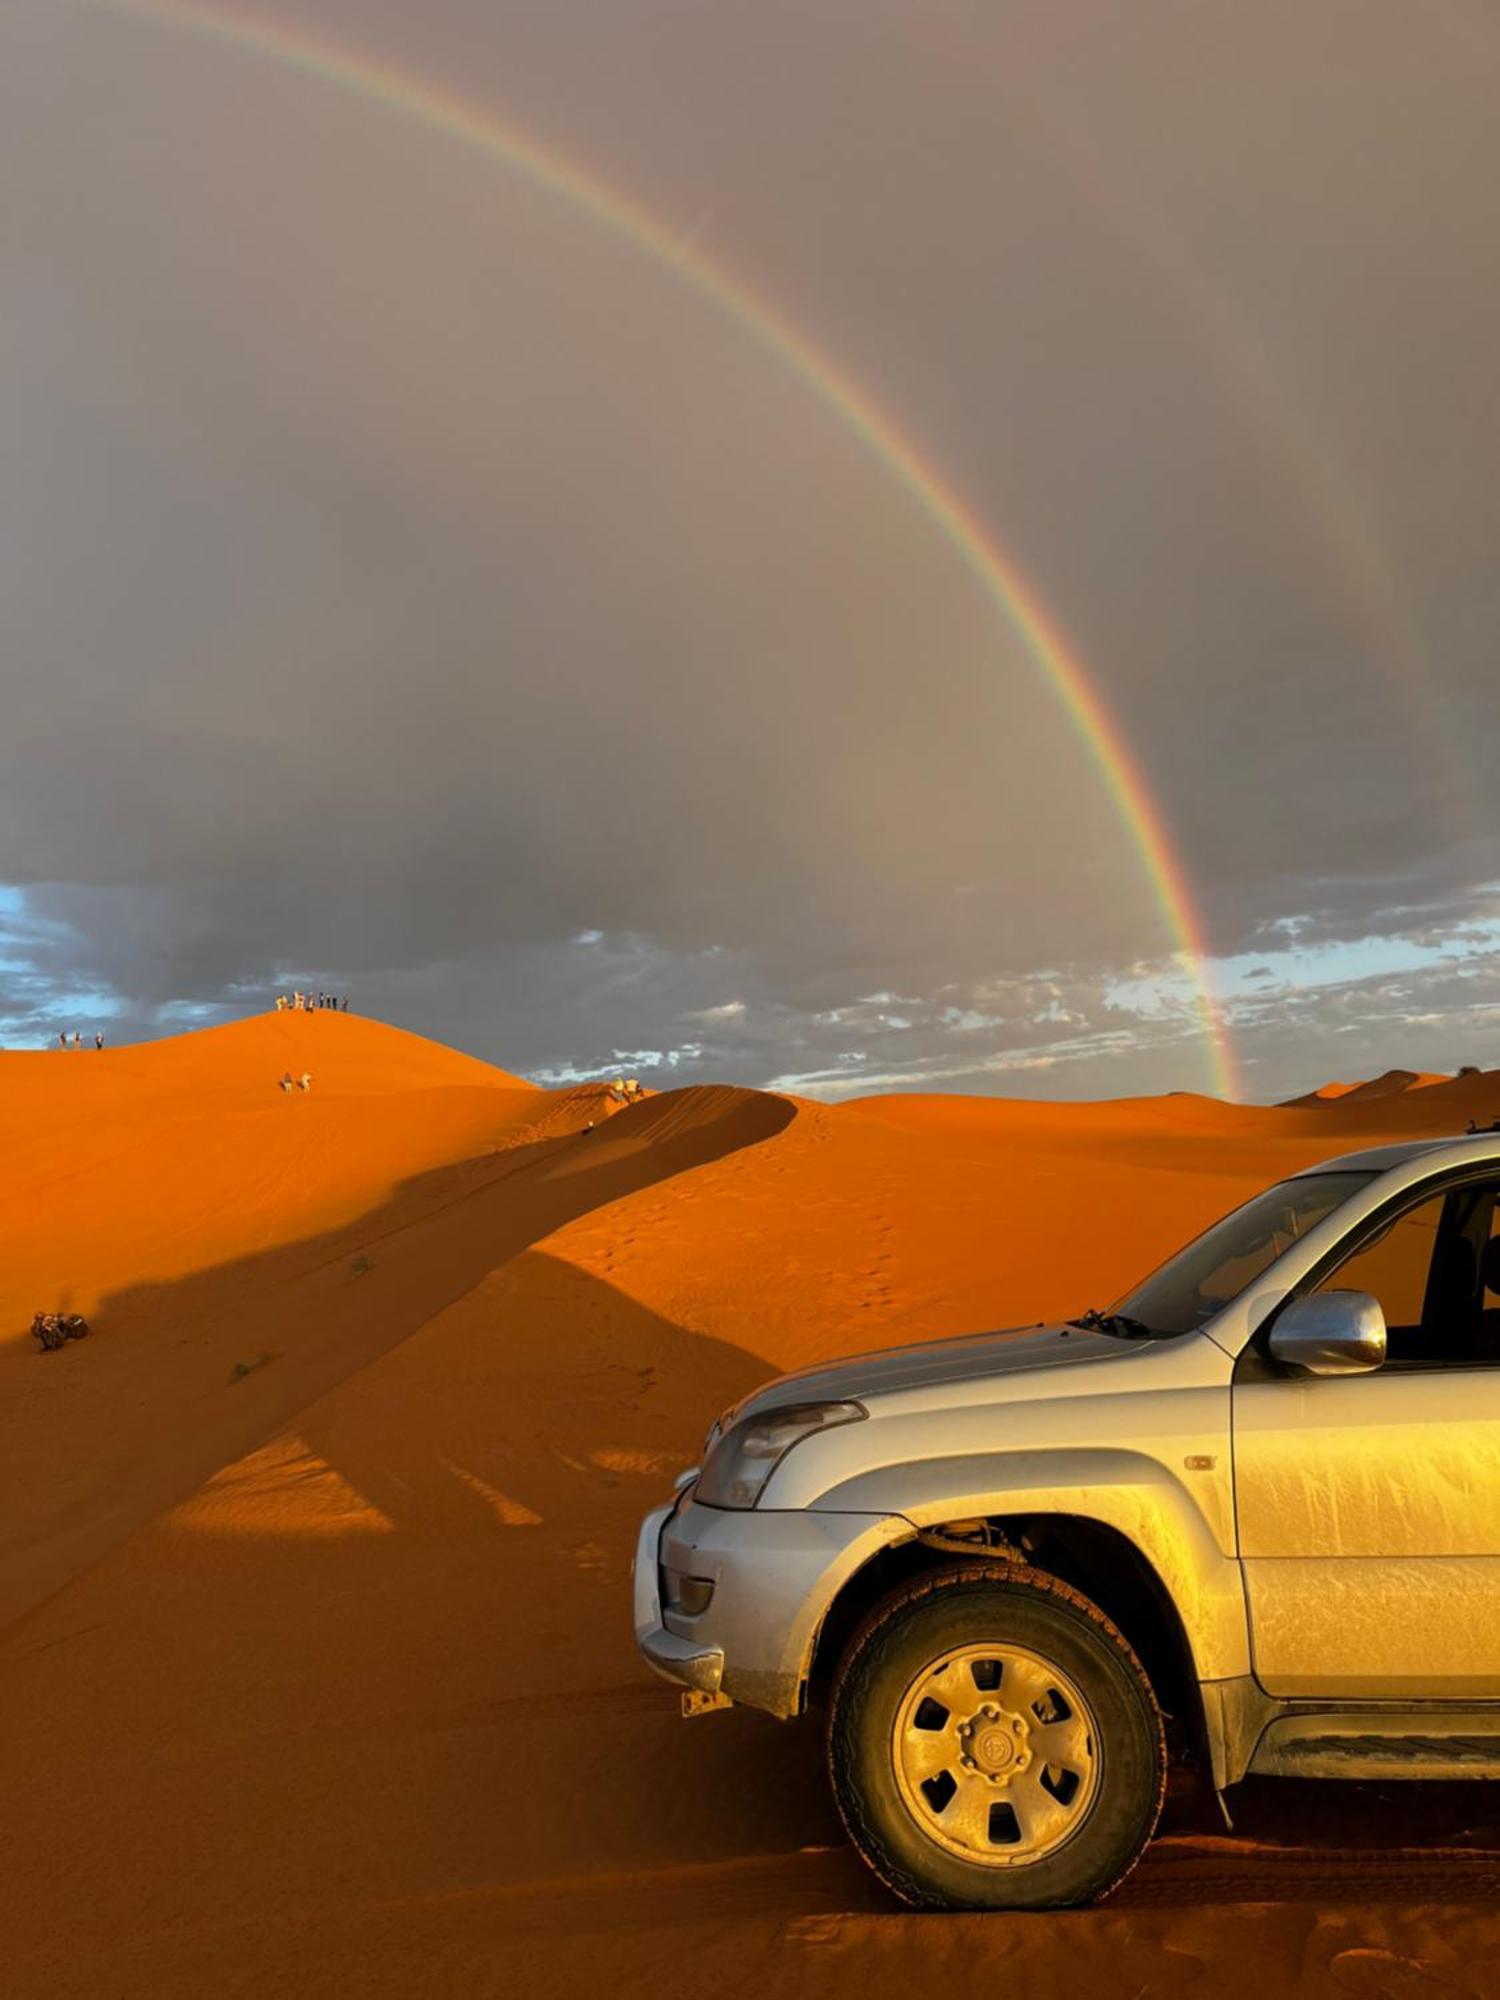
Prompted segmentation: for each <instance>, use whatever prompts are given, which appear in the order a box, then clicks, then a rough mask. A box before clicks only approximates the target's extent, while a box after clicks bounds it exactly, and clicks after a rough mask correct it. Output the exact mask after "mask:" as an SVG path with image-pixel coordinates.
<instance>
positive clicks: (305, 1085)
mask: <svg viewBox="0 0 1500 2000" xmlns="http://www.w3.org/2000/svg"><path fill="white" fill-rule="evenodd" d="M297 1088H298V1089H299V1090H311V1089H312V1076H311V1073H310V1072H309V1071H307V1070H303V1072H302V1074H301V1076H299V1077H298V1079H297Z"/></svg>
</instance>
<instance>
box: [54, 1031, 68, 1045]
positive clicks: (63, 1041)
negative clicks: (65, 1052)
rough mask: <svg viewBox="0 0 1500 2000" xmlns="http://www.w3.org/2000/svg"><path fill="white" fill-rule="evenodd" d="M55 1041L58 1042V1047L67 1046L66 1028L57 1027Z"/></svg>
mask: <svg viewBox="0 0 1500 2000" xmlns="http://www.w3.org/2000/svg"><path fill="white" fill-rule="evenodd" d="M57 1042H58V1046H59V1048H64V1049H65V1048H66V1047H67V1046H68V1031H67V1029H66V1028H59V1029H58V1031H57Z"/></svg>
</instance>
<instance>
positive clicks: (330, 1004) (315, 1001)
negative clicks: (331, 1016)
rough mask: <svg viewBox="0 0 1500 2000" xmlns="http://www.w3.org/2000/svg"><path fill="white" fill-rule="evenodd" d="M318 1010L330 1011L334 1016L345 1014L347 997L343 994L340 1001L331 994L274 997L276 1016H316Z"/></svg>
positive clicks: (283, 994)
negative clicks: (289, 1014) (290, 1014)
mask: <svg viewBox="0 0 1500 2000" xmlns="http://www.w3.org/2000/svg"><path fill="white" fill-rule="evenodd" d="M320 1010H322V1011H323V1012H325V1013H326V1012H329V1011H331V1012H333V1013H335V1014H347V1013H348V1011H349V997H348V995H347V994H345V996H344V997H343V999H340V998H339V997H338V996H337V994H333V993H278V994H277V995H276V1011H277V1013H278V1014H286V1013H292V1014H316V1013H318V1012H319V1011H320Z"/></svg>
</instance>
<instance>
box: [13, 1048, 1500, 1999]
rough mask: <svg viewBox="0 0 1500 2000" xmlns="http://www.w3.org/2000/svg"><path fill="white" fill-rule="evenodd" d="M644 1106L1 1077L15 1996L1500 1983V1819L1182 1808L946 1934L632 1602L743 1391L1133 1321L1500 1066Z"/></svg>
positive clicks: (450, 1078)
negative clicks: (1256, 1098) (693, 1679)
mask: <svg viewBox="0 0 1500 2000" xmlns="http://www.w3.org/2000/svg"><path fill="white" fill-rule="evenodd" d="M288 1069H289V1070H291V1072H292V1073H293V1074H294V1075H295V1074H299V1073H300V1072H302V1071H303V1070H307V1071H310V1072H311V1074H312V1077H313V1087H312V1089H311V1091H310V1092H308V1093H306V1094H303V1093H293V1094H291V1095H283V1094H282V1093H281V1092H279V1091H278V1090H277V1088H276V1079H277V1078H278V1077H279V1076H280V1075H281V1074H282V1072H283V1071H284V1070H288ZM607 1110H608V1107H607V1105H606V1103H605V1097H604V1092H603V1090H602V1089H591V1088H581V1089H577V1090H572V1091H567V1092H558V1093H549V1092H545V1091H542V1090H539V1089H536V1088H534V1087H532V1086H530V1085H527V1084H525V1083H523V1082H522V1081H520V1080H519V1079H517V1078H516V1077H513V1076H508V1075H506V1074H504V1073H503V1072H501V1071H498V1070H494V1069H491V1068H489V1067H488V1066H487V1065H485V1064H483V1063H479V1062H476V1061H473V1060H471V1059H470V1058H468V1057H464V1056H460V1055H456V1054H454V1053H452V1052H451V1051H448V1050H445V1049H441V1048H438V1047H436V1046H434V1045H432V1044H430V1043H426V1042H424V1041H422V1040H420V1039H418V1038H416V1037H413V1036H410V1035H405V1034H402V1033H399V1032H398V1031H396V1030H394V1029H391V1028H387V1027H383V1026H380V1025H378V1024H375V1023H371V1022H367V1021H362V1020H359V1019H356V1018H354V1017H347V1016H335V1015H330V1014H313V1015H290V1014H287V1015H276V1014H272V1015H268V1016H263V1017H259V1018H256V1019H253V1020H248V1021H245V1022H241V1023H238V1024H235V1025H233V1026H230V1027H226V1028H221V1029H217V1030H213V1031H211V1032H206V1033H199V1034H189V1035H184V1036H182V1037H180V1038H178V1039H175V1040H172V1041H168V1042H161V1043H155V1044H151V1045H148V1046H144V1047H138V1048H122V1049H118V1050H106V1051H105V1052H104V1053H103V1054H98V1053H95V1052H94V1051H92V1050H88V1051H78V1052H73V1051H62V1050H57V1051H47V1052H45V1053H35V1054H32V1053H24V1054H23V1053H7V1054H4V1055H0V1146H3V1152H0V1159H3V1163H4V1164H3V1168H0V1172H3V1183H0V1196H3V1204H0V1250H3V1254H0V1427H3V1430H0V1731H3V1739H0V1991H3V1992H4V1993H5V1994H6V1995H7V1996H8V2000H21V1997H22V1996H27V2000H29V1997H30V1996H40V1995H48V1996H52V1995H65V1994H66V1995H72V1994H78V1995H83V1994H87V1995H90V1996H115V1995H119V1996H135V1995H152V1996H194V2000H199V1997H200V1996H205V1995H220V1994H232V1995H240V1994H244V1995H251V1994H254V1995H264V1994H273V1993H274V1994H277V1995H303V1994H307V1995H324V1994H337V1995H343V1994H349V1995H418V1994H420V1995H429V1994H433V1995H437V1994H444V1995H446V1994H453V1995H471V1994H484V1995H488V1994H495V1995H500V1994H506V1995H530V1994H542V1995H550V1994H591V1995H593V1994H597V1995H601V1996H604V1995H608V1996H616V1995H626V1994H637V1993H640V1994H645V1993H653V1994H660V1993H665V1992H672V1991H679V1990H680V1991H692V1992H698V1993H711V1994H723V1995H739V1994H745V1995H752V1994H753V1995H755V1996H757V2000H764V1996H767V1995H777V1994H782V1993H787V1994H790V1993H794V1992H795V1993H800V1994H807V1995H811V1996H820V1995H834V1994H846V1993H853V1992H856V1991H858V1992H859V1993H860V1994H861V1995H864V1996H870V2000H879V1996H882V1995H887V1994H890V1995H896V1994H901V1995H905V1994H907V1993H909V1992H911V1991H913V1990H918V1989H920V1990H922V1991H926V1992H938V1993H970V1992H974V1993H978V1992H1001V1991H1003V1992H1005V1993H1006V1994H1007V1995H1013V1996H1017V2000H1026V1996H1041V1995H1055V1994H1060V1993H1089V1994H1097V1995H1111V1996H1112V1995H1117V1994H1118V1995H1120V1996H1122V2000H1123V1996H1132V2000H1133V1996H1140V1995H1147V1994H1149V1995H1179V1994H1183V1995H1186V1994H1205V1995H1206V1994H1210V1993H1211V1994H1215V1995H1235V1994H1251V1993H1253V1994H1255V1995H1256V1996H1257V2000H1266V1996H1268V1995H1272V1994H1279V1993H1283V1992H1289V1991H1292V1990H1294V1989H1297V1990H1302V1991H1307V1992H1314V1993H1324V1992H1326V1993H1340V1994H1366V1995H1392V1996H1395V1995H1400V1996H1406V1995H1411V1996H1416V1995H1419V1994H1421V1995H1428V1994H1435V1993H1438V1992H1451V1993H1462V1994H1474V1995H1479V1994H1484V1993H1493V1992H1495V1991H1496V1990H1500V1799H1496V1800H1494V1802H1492V1798H1493V1794H1492V1793H1491V1791H1490V1790H1489V1788H1486V1787H1482V1786H1432V1787H1410V1786H1390V1787H1377V1786H1363V1785H1361V1786H1339V1787H1331V1786H1330V1787H1304V1786H1300V1785H1289V1784H1283V1785H1280V1786H1273V1785H1268V1784H1260V1785H1256V1784H1247V1785H1245V1786H1242V1787H1240V1788H1239V1789H1238V1791H1237V1792H1236V1793H1235V1795H1234V1799H1233V1804H1234V1808H1235V1814H1236V1829H1235V1832H1234V1833H1233V1834H1232V1835H1231V1834H1229V1833H1227V1832H1226V1831H1225V1829H1224V1828H1223V1826H1222V1824H1221V1823H1220V1822H1219V1821H1218V1819H1217V1817H1216V1816H1215V1815H1214V1813H1213V1811H1212V1808H1211V1805H1210V1806H1205V1802H1204V1801H1203V1799H1202V1797H1201V1796H1200V1795H1199V1794H1197V1793H1196V1792H1195V1791H1194V1790H1193V1788H1192V1787H1191V1786H1190V1785H1186V1784H1184V1785H1181V1786H1178V1787H1177V1788H1175V1789H1174V1793H1173V1795H1172V1797H1171V1799H1170V1801H1169V1807H1168V1813H1167V1818H1166V1820H1165V1822H1164V1826H1163V1830H1162V1833H1161V1835H1160V1837H1159V1839H1158V1840H1157V1842H1156V1844H1155V1846H1154V1847H1153V1849H1152V1851H1151V1853H1150V1854H1149V1856H1148V1857H1147V1859H1146V1861H1145V1862H1144V1863H1143V1865H1142V1867H1141V1868H1140V1869H1139V1870H1138V1872H1137V1873H1136V1875H1135V1876H1134V1877H1133V1878H1132V1880H1131V1881H1130V1882H1129V1883H1128V1884H1127V1886H1126V1888H1125V1890H1124V1891H1123V1892H1122V1893H1121V1894H1120V1895H1119V1896H1118V1897H1117V1898H1116V1899H1115V1900H1114V1901H1113V1902H1111V1903H1109V1904H1108V1905H1106V1906H1104V1907H1102V1908H1099V1909H1096V1910H1092V1911H1087V1912H1082V1913H1077V1914H1070V1915H1066V1916H1031V1917H1020V1918H990V1919H978V1918H934V1917H914V1916H910V1915H906V1914H903V1913H902V1912H901V1911H900V1910H899V1909H897V1908H896V1907H895V1906H893V1905H892V1904H891V1903H889V1902H888V1901H887V1900H886V1899H885V1897H884V1896H883V1895H882V1893H881V1892H880V1891H879V1889H878V1888H877V1886H876V1885H875V1884H874V1883H873V1881H872V1880H871V1879H870V1878H869V1877H867V1876H866V1875H865V1873H864V1871H863V1870H862V1869H861V1867H860V1866H859V1864H858V1863H857V1861H856V1860H855V1859H854V1857H853V1856H852V1854H851V1853H850V1852H848V1851H847V1850H846V1848H845V1847H844V1845H843V1842H842V1840H841V1837H840V1833H839V1829H838V1826H837V1822H836V1819H835V1816H834V1812H833V1808H832V1805H831V1803H830V1800H829V1797H828V1793H827V1789H826V1785H825V1783H824V1780H823V1774H822V1770H821V1765H820V1756H821V1745H820V1742H819V1738H818V1734H817V1730H816V1727H815V1726H813V1725H808V1724H803V1725H783V1724H777V1723H774V1722H771V1721H769V1720H767V1719H765V1718H763V1717H760V1716H757V1715H752V1714H747V1713H745V1712H744V1711H741V1710H734V1711H730V1712H728V1713H723V1714H716V1715H712V1716H708V1717H704V1718H702V1719H701V1720H697V1721H694V1722H684V1721H682V1720H681V1719H680V1717H679V1715H678V1713H677V1703H676V1700H675V1697H674V1695H673V1693H672V1692H671V1690H670V1689H668V1688H666V1687H665V1686H664V1685H662V1684H661V1683H659V1682H655V1681H653V1680H652V1679H651V1678H650V1677H649V1675H648V1674H647V1673H646V1672H645V1670H644V1669H643V1668H642V1667H641V1665H640V1664H639V1662H638V1660H637V1658H636V1655H635V1651H634V1646H633V1642H632V1637H631V1629H630V1625H631V1620H630V1599H629V1582H628V1578H629V1564H630V1556H631V1551H632V1547H633V1540H634V1533H635V1528H636V1525H637V1523H638V1520H639V1517H640V1515H641V1513H642V1512H643V1511H644V1510H645V1508H646V1507H648V1506H649V1505H652V1504H654V1503H655V1501H656V1500H657V1498H658V1497H659V1496H661V1495H662V1494H663V1493H664V1491H665V1490H666V1489H667V1488H668V1485H669V1482H670V1475H671V1474H672V1473H673V1472H674V1471H675V1470H677V1469H678V1468H679V1467H681V1466H683V1465H686V1464H688V1463H691V1462H692V1461H693V1459H694V1458H695V1457H696V1454H697V1449H698V1446H699V1444H700V1441H701V1439H702V1435H703V1432H704V1430H705V1428H706V1426H707V1424H708V1422H709V1420H710V1419H711V1418H712V1417H713V1416H714V1415H715V1414H716V1413H717V1411H718V1410H719V1409H721V1408H722V1407H723V1406H724V1405H725V1404H726V1403H728V1402H729V1401H731V1400H732V1399H733V1398H735V1397H737V1396H738V1395H740V1394H742V1393H743V1392H744V1391H745V1390H746V1389H748V1388H750V1387H751V1386H752V1385H754V1384H755V1383H756V1382H758V1381H761V1380H763V1379H765V1378H766V1377H767V1376H768V1375H770V1374H772V1373H775V1372H778V1371H779V1370H781V1369H783V1368H786V1367H790V1366H794V1365H797V1364H800V1363H803V1362H806V1361H809V1360H814V1359H817V1358H819V1357H822V1356H830V1355H837V1354H843V1353H849V1352H854V1351H856V1350H858V1349H861V1348H865V1347H871V1346H881V1345H887V1344H891V1343H895V1342H900V1341H906V1340H911V1339H920V1338H926V1337H929V1336H938V1335H942V1334H947V1333H952V1332H956V1331H963V1330H966V1329H971V1328H976V1327H981V1326H1004V1325H1015V1324H1023V1323H1026V1322H1029V1321H1034V1320H1036V1319H1038V1318H1041V1317H1044V1316H1047V1315H1050V1314H1054V1313H1058V1312H1062V1311H1067V1312H1072V1311H1076V1310H1078V1309H1081V1308H1082V1307H1084V1306H1086V1305H1089V1304H1096V1305H1103V1304H1106V1303H1107V1302H1108V1301H1109V1300H1110V1299H1111V1298H1113V1297H1114V1296H1116V1295H1117V1294H1119V1293H1120V1292H1121V1291H1122V1290H1124V1289H1125V1287H1126V1286H1127V1285H1128V1284H1129V1283H1130V1282H1131V1281H1132V1280H1133V1279H1135V1278H1136V1277H1138V1276H1139V1275H1141V1273H1142V1272H1143V1271H1144V1270H1145V1268H1146V1267H1148V1266H1149V1265H1151V1264H1152V1263H1154V1262H1155V1261H1157V1260H1158V1259H1159V1258H1160V1257H1161V1256H1162V1255H1164V1254H1165V1253H1166V1252H1168V1251H1169V1250H1171V1249H1172V1248H1173V1247H1175V1245H1176V1244H1177V1243H1178V1242H1179V1241H1180V1240H1181V1239H1182V1238H1183V1237H1184V1236H1186V1235H1187V1234H1188V1233H1189V1232H1191V1231H1192V1230H1194V1229H1196V1228H1197V1227H1199V1226H1200V1225H1202V1224H1203V1223H1205V1222H1207V1221H1209V1220H1211V1219H1212V1218H1213V1217H1214V1216H1215V1215H1216V1214H1218V1213H1220V1212H1222V1211H1223V1210H1224V1209H1226V1208H1227V1207H1229V1206H1230V1205H1231V1204H1232V1203H1233V1202H1235V1201H1236V1200H1237V1199H1239V1198H1240V1197H1242V1196H1243V1195H1245V1194H1247V1193H1249V1192H1251V1191H1253V1189H1254V1188H1256V1187H1257V1186H1259V1185H1261V1184H1263V1183H1265V1182H1266V1181H1268V1180H1271V1179H1273V1178H1274V1177H1276V1176H1277V1175H1279V1174H1282V1173H1284V1172H1286V1171H1287V1170H1289V1169H1292V1168H1295V1167H1297V1166H1300V1165H1303V1164H1305V1163H1308V1162H1310V1161H1313V1160H1316V1159H1319V1158H1322V1157H1325V1156H1327V1155H1330V1154H1333V1153H1337V1152H1340V1151H1344V1150H1348V1149H1350V1148H1352V1147H1354V1146H1357V1145H1360V1144H1365V1143H1373V1142H1376V1141H1378V1140H1379V1139H1381V1138H1384V1137H1387V1136H1392V1135H1404V1134H1407V1133H1415V1132H1429V1131H1430V1132H1446V1131H1453V1130H1461V1129H1462V1127H1463V1125H1464V1123H1465V1122H1466V1121H1467V1119H1469V1118H1470V1117H1478V1118H1481V1119H1485V1120H1488V1119H1490V1118H1494V1117H1496V1116H1500V1073H1492V1074H1489V1075H1484V1076H1466V1077H1464V1078H1462V1079H1458V1080H1442V1079H1436V1080H1435V1079H1432V1078H1429V1077H1419V1076H1416V1075H1414V1074H1412V1073H1409V1072H1399V1073H1393V1075H1392V1076H1391V1077H1388V1078H1383V1079H1380V1080H1379V1084H1378V1086H1372V1087H1369V1088H1356V1087H1346V1088H1338V1089H1330V1090H1328V1091H1326V1092H1324V1093H1312V1094H1311V1095H1310V1097H1309V1098H1307V1099H1304V1100H1301V1101H1300V1102H1298V1103H1296V1104H1294V1105H1289V1106H1282V1107H1277V1108H1274V1109H1253V1108H1236V1107H1230V1106H1225V1105H1222V1104H1218V1103H1215V1102H1213V1101H1210V1100H1207V1099H1204V1098H1200V1097H1194V1096H1188V1095H1179V1096H1171V1097H1166V1098H1161V1099H1154V1100H1139V1101H1133V1102H1122V1103H1110V1104H1087V1105H1080V1104H1066V1105H1062V1104H1059V1105H1044V1104H1023V1103H1011V1102H1003V1101H997V1100H988V1099H985V1100H980V1099H972V1098H971V1099H965V1098H957V1097H886V1098H874V1099H867V1100H864V1101H861V1102H856V1103H853V1104H848V1105H843V1106H840V1107H837V1108H829V1107H826V1106H821V1105H816V1104H811V1103H805V1102H799V1101H795V1100H791V1099H787V1098H781V1097H776V1096H770V1095H766V1094H763V1093H758V1092H754V1091H749V1090H741V1089H732V1088H727V1087H724V1088H700V1089H689V1090H681V1091H676V1092H671V1093H668V1094H665V1095H662V1096H657V1097H652V1098H650V1099H648V1100H647V1101H646V1102H644V1103H642V1104H639V1105H635V1106H631V1107H629V1108H627V1109H624V1110H619V1111H616V1112H615V1113H614V1114H613V1116H606V1113H607ZM590 1120H594V1121H597V1122H596V1129H594V1130H592V1131H589V1130H586V1129H585V1127H586V1126H587V1125H588V1123H589V1121H590ZM39 1308H48V1309H68V1310H72V1311H78V1312H83V1313H85V1314H86V1315H87V1316H88V1317H89V1319H90V1321H91V1322H92V1324H93V1327H94V1332H93V1334H92V1336H91V1337H90V1338H89V1339H88V1340H86V1341H84V1342H81V1343H78V1344H76V1345H69V1346H68V1347H66V1348H65V1349H63V1350H61V1351H60V1352H58V1353H56V1354H53V1355H46V1356H43V1355H40V1354H39V1353H38V1352H37V1349H36V1344H35V1343H34V1342H33V1341H32V1340H31V1338H30V1336H29V1334H28V1332H27V1327H28V1325H29V1321H30V1318H31V1315H32V1313H33V1312H34V1311H36V1310H38V1309H39Z"/></svg>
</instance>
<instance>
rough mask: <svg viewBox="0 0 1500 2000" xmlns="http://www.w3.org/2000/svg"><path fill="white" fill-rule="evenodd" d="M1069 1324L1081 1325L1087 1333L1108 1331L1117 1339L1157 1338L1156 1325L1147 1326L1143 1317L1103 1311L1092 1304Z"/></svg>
mask: <svg viewBox="0 0 1500 2000" xmlns="http://www.w3.org/2000/svg"><path fill="white" fill-rule="evenodd" d="M1068 1325H1069V1326H1081V1327H1082V1328H1083V1329H1084V1330H1085V1332H1087V1333H1107V1334H1110V1335H1112V1336H1113V1338H1114V1339H1116V1340H1155V1339H1156V1338H1157V1333H1156V1329H1155V1327H1151V1326H1147V1324H1146V1322H1145V1321H1144V1320H1141V1319H1132V1318H1131V1317H1130V1315H1129V1313H1102V1312H1100V1311H1099V1310H1098V1308H1097V1307H1096V1306H1090V1307H1089V1309H1088V1311H1087V1312H1082V1313H1080V1314H1079V1315H1078V1317H1077V1318H1076V1319H1070V1320H1069V1321H1068Z"/></svg>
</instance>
